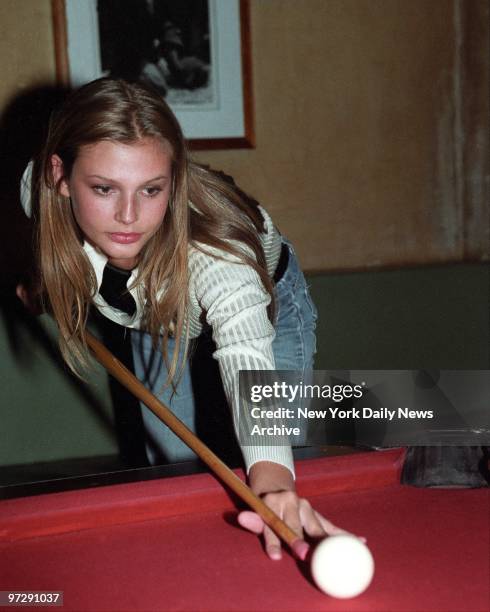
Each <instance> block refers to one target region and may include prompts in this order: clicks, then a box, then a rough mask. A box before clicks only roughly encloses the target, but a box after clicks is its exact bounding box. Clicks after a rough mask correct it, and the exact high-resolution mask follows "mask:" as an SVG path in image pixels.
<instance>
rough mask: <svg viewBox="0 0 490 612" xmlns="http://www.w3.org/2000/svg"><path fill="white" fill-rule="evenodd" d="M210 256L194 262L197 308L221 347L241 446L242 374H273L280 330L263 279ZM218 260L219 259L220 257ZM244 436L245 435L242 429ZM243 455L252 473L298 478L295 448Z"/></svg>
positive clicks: (245, 448) (246, 450)
mask: <svg viewBox="0 0 490 612" xmlns="http://www.w3.org/2000/svg"><path fill="white" fill-rule="evenodd" d="M204 248H205V249H206V253H203V252H201V251H198V250H197V249H193V250H192V251H191V253H190V258H189V270H190V280H189V288H190V298H191V307H193V308H196V307H197V306H198V307H199V308H200V309H201V310H202V311H203V312H204V313H205V316H206V321H207V323H208V324H209V325H210V326H211V327H212V330H213V340H214V342H215V343H216V347H217V348H216V351H215V353H214V355H213V356H214V358H215V359H217V360H218V363H219V369H220V373H221V378H222V381H223V386H224V389H225V393H226V396H227V399H228V403H229V405H230V407H231V408H232V413H233V423H234V427H235V431H236V433H237V436H238V440H239V442H240V441H241V440H243V437H242V436H241V435H240V429H241V428H243V427H244V426H245V427H247V426H248V424H247V423H246V419H247V417H249V414H250V411H249V409H247V406H244V403H243V402H242V401H240V397H239V372H240V370H273V369H274V367H275V364H274V355H273V352H272V341H273V339H274V335H275V332H274V327H273V325H272V324H271V322H270V321H269V319H268V316H267V306H268V304H269V303H270V296H269V294H268V293H267V291H266V290H265V289H264V287H263V285H262V282H261V280H260V277H259V276H258V274H257V273H256V272H255V270H253V268H251V267H250V266H247V265H244V264H242V263H240V262H239V261H238V260H237V258H235V257H233V256H232V255H229V254H223V252H221V251H217V250H216V249H212V248H210V247H207V246H206V247H204ZM216 255H218V256H217V257H216ZM242 431H243V429H242ZM241 449H242V453H243V457H244V461H245V466H246V469H247V472H248V471H249V469H250V467H251V466H252V465H253V464H254V463H256V462H258V461H273V462H275V463H280V464H282V465H284V466H286V467H287V468H288V469H290V470H291V472H292V473H293V474H294V468H293V460H292V451H291V448H290V446H289V445H283V446H277V445H275V446H273V445H268V446H265V445H253V446H251V445H243V444H241Z"/></svg>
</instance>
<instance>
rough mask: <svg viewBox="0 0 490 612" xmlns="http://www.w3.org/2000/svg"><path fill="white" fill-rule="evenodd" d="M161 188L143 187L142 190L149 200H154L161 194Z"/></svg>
mask: <svg viewBox="0 0 490 612" xmlns="http://www.w3.org/2000/svg"><path fill="white" fill-rule="evenodd" d="M161 191H162V190H161V188H160V187H145V188H144V189H143V193H144V194H145V195H146V196H148V197H150V198H154V197H155V196H157V195H158V194H159V193H161Z"/></svg>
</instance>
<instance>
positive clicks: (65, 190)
mask: <svg viewBox="0 0 490 612" xmlns="http://www.w3.org/2000/svg"><path fill="white" fill-rule="evenodd" d="M51 172H52V173H53V180H54V184H55V185H56V186H57V187H58V190H59V193H60V194H61V195H62V196H65V197H66V198H69V197H70V188H69V187H68V181H67V180H66V178H65V175H64V173H63V162H62V160H61V157H60V156H59V155H56V154H55V155H51Z"/></svg>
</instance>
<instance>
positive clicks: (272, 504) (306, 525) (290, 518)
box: [238, 461, 345, 559]
mask: <svg viewBox="0 0 490 612" xmlns="http://www.w3.org/2000/svg"><path fill="white" fill-rule="evenodd" d="M249 481H250V487H251V488H252V490H253V491H254V493H255V494H256V495H258V496H260V497H261V498H262V499H263V501H264V502H265V503H266V504H267V505H268V506H269V508H271V509H272V510H274V512H275V513H276V514H277V515H278V516H279V517H280V518H281V519H282V520H283V521H284V522H285V523H286V524H287V525H289V527H291V529H292V530H293V531H295V532H296V533H297V534H298V537H300V538H303V537H304V534H307V535H308V536H310V537H312V538H323V537H325V536H326V535H335V534H339V533H345V531H344V530H343V529H340V528H339V527H336V526H335V525H333V524H332V523H331V522H330V521H328V520H327V519H326V518H325V517H323V516H322V515H321V514H319V513H318V512H317V511H316V510H314V509H313V508H312V506H311V504H310V503H309V501H308V500H306V499H302V498H300V497H298V496H297V494H296V493H295V490H294V479H293V475H292V474H291V472H290V471H289V470H288V469H287V468H285V467H284V466H282V465H280V464H277V463H272V462H268V461H262V462H259V463H256V464H254V465H253V466H252V468H251V470H250V474H249ZM238 522H239V524H240V525H241V526H242V527H244V528H245V529H248V530H249V531H251V532H252V533H256V534H263V536H264V543H265V550H266V553H267V554H268V556H269V557H270V558H271V559H280V558H281V557H282V553H281V541H280V539H279V538H278V537H277V535H276V534H275V533H274V532H273V531H272V529H271V528H270V527H268V526H267V525H265V523H264V521H263V520H262V518H261V517H260V516H259V515H258V514H256V513H255V512H251V511H248V510H244V511H243V512H240V514H239V515H238Z"/></svg>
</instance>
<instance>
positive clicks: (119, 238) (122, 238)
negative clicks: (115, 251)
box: [109, 232, 141, 244]
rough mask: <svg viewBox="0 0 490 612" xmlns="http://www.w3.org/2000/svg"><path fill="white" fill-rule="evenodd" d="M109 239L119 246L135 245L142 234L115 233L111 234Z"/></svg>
mask: <svg viewBox="0 0 490 612" xmlns="http://www.w3.org/2000/svg"><path fill="white" fill-rule="evenodd" d="M109 238H110V239H111V240H112V242H117V243H118V244H133V242H138V240H139V239H140V238H141V234H136V233H134V232H131V233H128V234H124V233H122V232H114V233H109Z"/></svg>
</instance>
